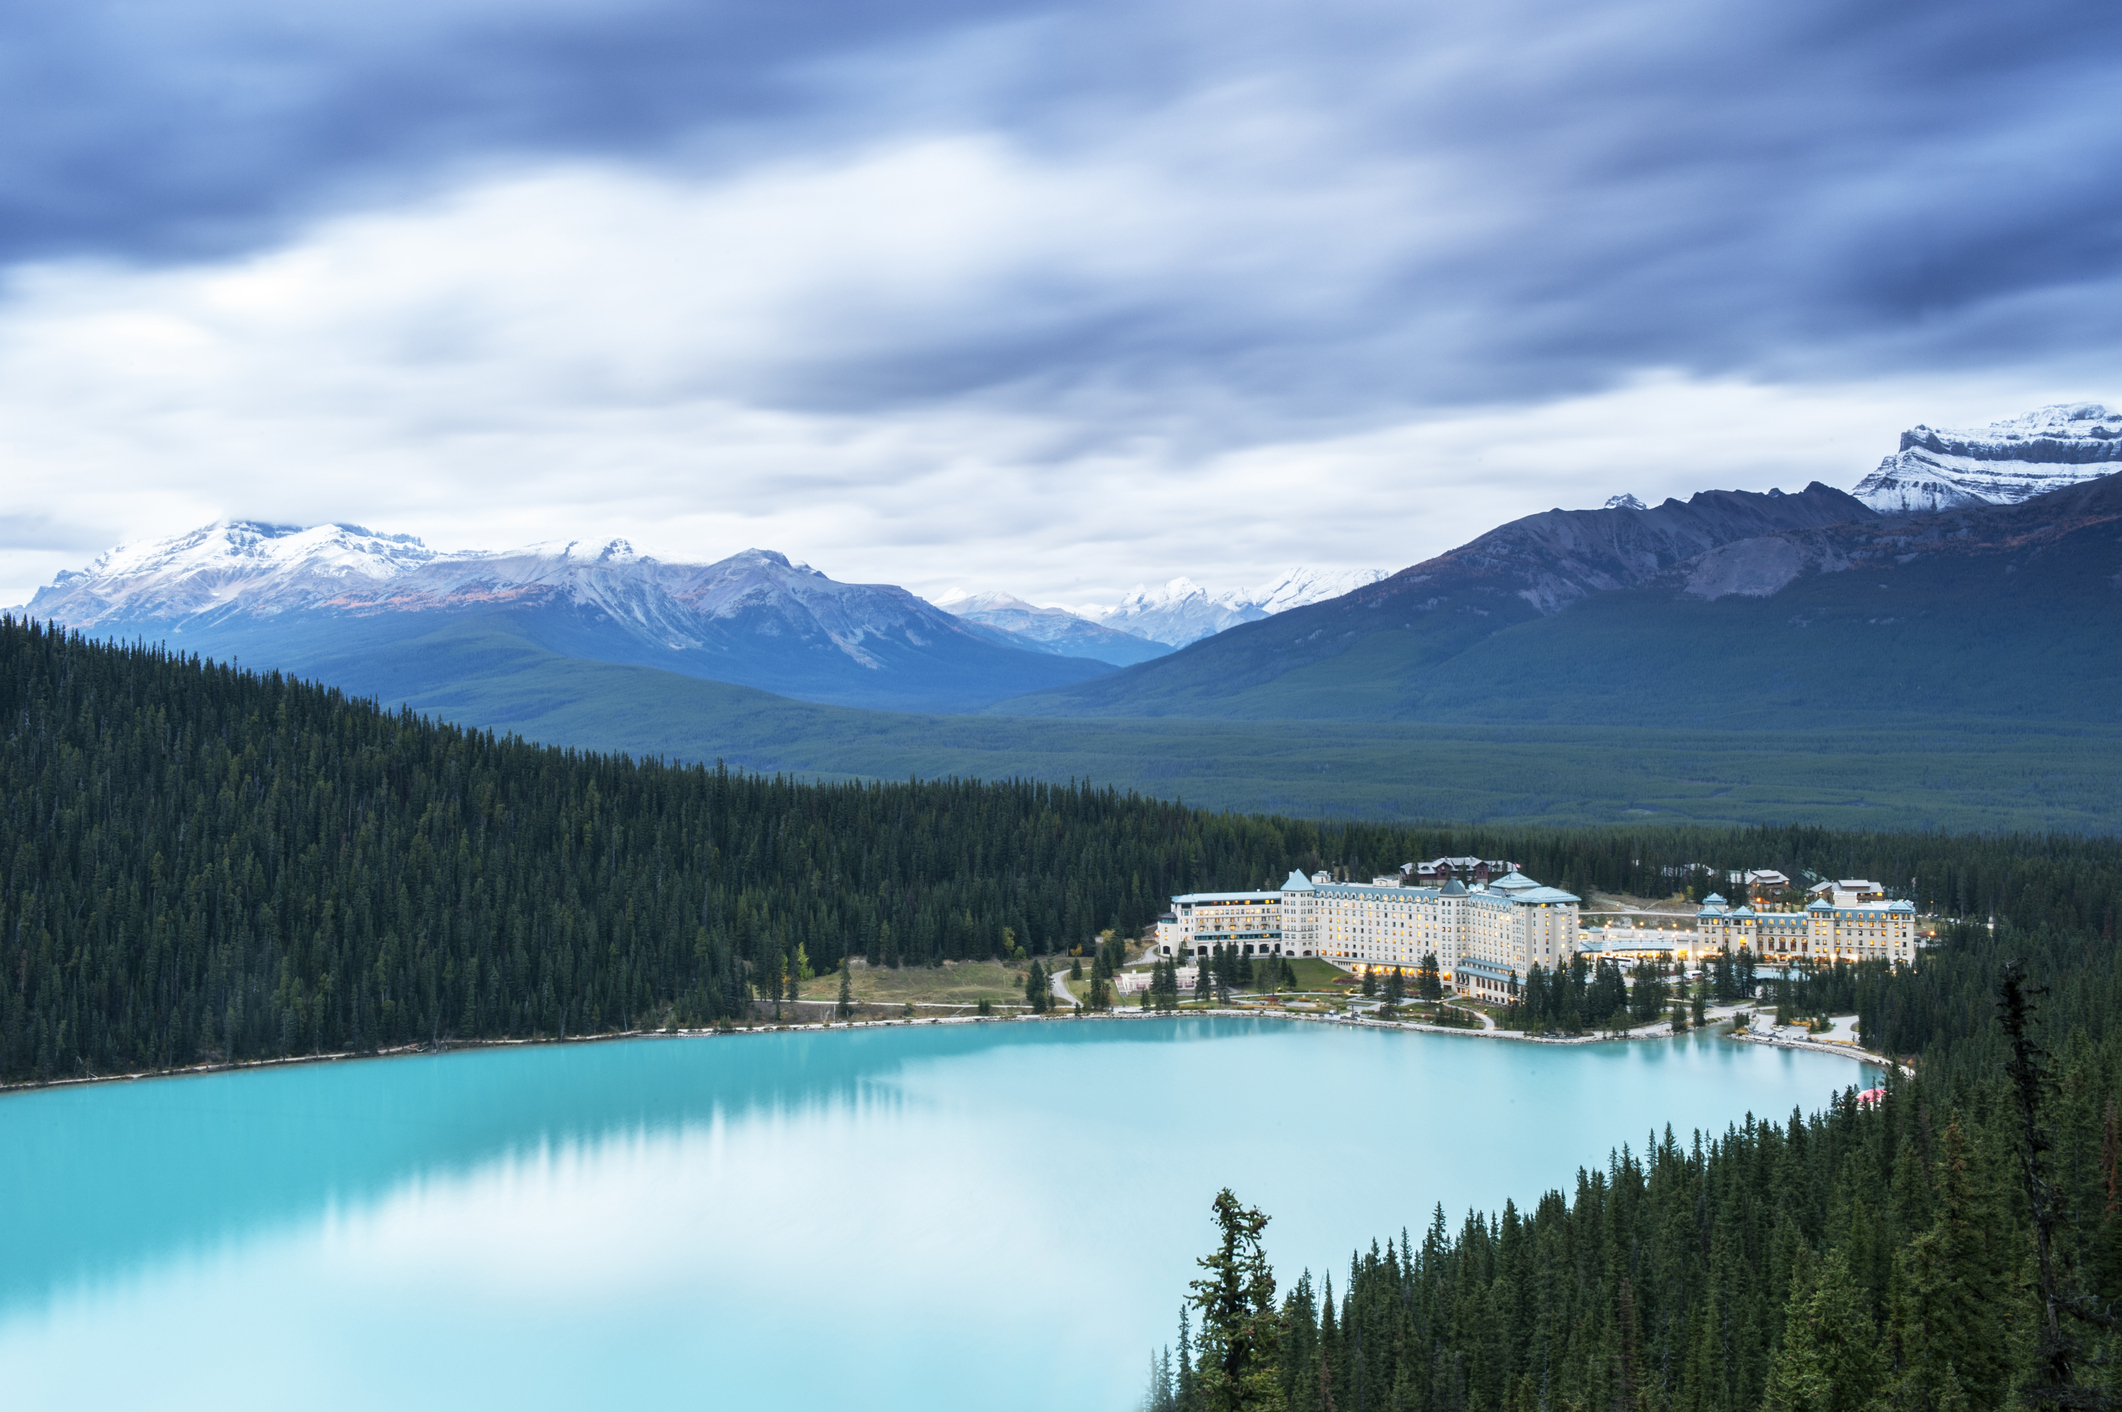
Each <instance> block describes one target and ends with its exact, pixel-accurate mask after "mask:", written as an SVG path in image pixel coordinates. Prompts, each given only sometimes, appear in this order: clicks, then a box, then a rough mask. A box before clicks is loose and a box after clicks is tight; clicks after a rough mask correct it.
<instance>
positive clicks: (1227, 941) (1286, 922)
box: [1157, 870, 1578, 1000]
mask: <svg viewBox="0 0 2122 1412" xmlns="http://www.w3.org/2000/svg"><path fill="white" fill-rule="evenodd" d="M1577 910H1578V899H1577V898H1576V897H1575V896H1574V895H1573V894H1571V893H1567V892H1564V891H1562V890H1561V889H1559V888H1553V887H1542V886H1541V885H1540V884H1539V883H1536V882H1534V881H1533V880H1532V879H1531V878H1529V877H1526V876H1525V875H1524V874H1523V873H1520V872H1517V871H1516V870H1512V871H1510V872H1509V873H1507V874H1506V875H1504V876H1502V877H1498V878H1495V879H1493V880H1492V881H1489V882H1487V883H1476V884H1475V885H1474V886H1473V887H1468V886H1466V884H1464V883H1462V882H1458V881H1456V880H1454V881H1450V882H1446V883H1444V884H1443V885H1442V886H1439V887H1408V886H1405V885H1404V884H1403V883H1402V882H1401V880H1400V879H1399V878H1398V877H1384V878H1378V879H1376V880H1375V881H1372V882H1368V883H1339V882H1335V881H1333V879H1332V877H1331V876H1330V875H1329V874H1326V873H1314V874H1312V875H1311V876H1310V877H1308V878H1307V877H1305V876H1304V874H1302V873H1294V872H1293V873H1291V874H1290V875H1289V880H1288V881H1287V882H1285V883H1283V884H1282V886H1281V887H1280V888H1275V889H1270V888H1263V889H1261V890H1259V891H1257V892H1191V893H1187V894H1186V895H1184V896H1182V897H1174V898H1173V899H1172V910H1171V911H1170V913H1168V914H1167V915H1166V916H1165V917H1164V918H1163V919H1162V920H1160V921H1159V922H1158V923H1157V951H1158V954H1159V955H1161V956H1168V957H1172V958H1174V959H1177V958H1180V957H1199V956H1206V955H1208V954H1209V952H1210V950H1211V949H1213V948H1215V947H1218V946H1233V947H1236V948H1237V949H1238V954H1239V955H1241V956H1319V957H1324V958H1325V959H1327V960H1329V961H1334V962H1336V963H1338V964H1340V965H1343V966H1346V967H1348V968H1349V969H1351V970H1354V971H1359V972H1360V971H1365V970H1371V969H1378V970H1393V969H1398V970H1404V971H1407V972H1409V973H1412V972H1413V971H1414V970H1415V969H1416V968H1417V967H1419V966H1420V965H1421V964H1422V958H1423V957H1424V956H1427V955H1430V954H1432V953H1434V954H1435V955H1436V958H1437V969H1438V971H1439V972H1440V973H1441V975H1442V977H1443V980H1444V983H1445V984H1446V985H1447V986H1449V987H1451V988H1452V989H1453V990H1455V991H1457V992H1458V993H1460V994H1462V995H1472V996H1479V997H1482V998H1487V999H1498V1000H1500V999H1503V998H1505V997H1507V996H1509V995H1510V994H1512V993H1513V991H1514V989H1515V988H1516V986H1518V985H1519V984H1520V983H1522V982H1523V981H1524V979H1525V976H1526V973H1527V972H1528V971H1530V970H1531V969H1532V968H1533V966H1534V965H1535V964H1538V965H1541V966H1544V967H1546V968H1547V969H1549V970H1553V969H1555V968H1556V967H1558V966H1567V965H1568V964H1569V960H1570V958H1571V957H1572V956H1574V955H1575V954H1576V952H1577Z"/></svg>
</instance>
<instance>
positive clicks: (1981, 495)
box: [1855, 402, 2122, 515]
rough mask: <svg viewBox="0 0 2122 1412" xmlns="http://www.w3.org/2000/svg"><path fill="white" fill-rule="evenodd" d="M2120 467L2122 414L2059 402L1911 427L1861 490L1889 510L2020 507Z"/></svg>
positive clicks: (1874, 504) (1870, 502)
mask: <svg viewBox="0 0 2122 1412" xmlns="http://www.w3.org/2000/svg"><path fill="white" fill-rule="evenodd" d="M2118 470H2122V412H2116V411H2114V410H2112V409H2110V408H2108V407H2106V406H2103V405H2102V404H2100V403H2098V402H2072V403H2059V404H2057V405H2055V406H2052V407H2043V408H2041V409H2040V410H2038V411H2034V412H2028V413H2027V414H2026V415H2024V416H2021V417H2012V418H2010V419H2008V420H2006V421H2001V422H1993V423H1991V424H1990V425H1989V426H1986V427H1982V428H1979V429H1976V430H1972V431H1949V430H1943V429H1940V428H1937V427H1925V426H1919V427H1911V428H1910V429H1909V430H1907V431H1905V432H1902V433H1901V447H1900V449H1899V450H1898V451H1896V452H1895V453H1894V454H1893V455H1891V456H1888V457H1887V458H1886V459H1885V460H1883V461H1881V462H1880V463H1879V468H1878V469H1877V470H1875V471H1873V472H1872V473H1871V474H1870V475H1868V476H1866V477H1865V478H1864V479H1863V480H1862V481H1860V482H1858V484H1857V488H1856V492H1855V494H1856V496H1857V498H1858V499H1859V500H1862V501H1863V502H1864V503H1865V504H1867V505H1869V506H1871V507H1872V508H1873V509H1874V510H1878V511H1880V512H1882V513H1884V514H1890V515H1908V514H1928V513H1931V512H1933V511H1937V510H1949V509H1952V508H1954V507H1956V506H1963V505H2016V504H2018V503H2019V502H2020V501H2022V500H2027V499H2031V498H2032V497H2034V496H2036V495H2046V494H2047V493H2048V492H2050V491H2052V490H2060V489H2062V488H2063V487H2065V486H2070V485H2076V484H2078V483H2080V482H2082V481H2085V480H2089V479H2092V478H2093V477H2096V476H2103V475H2110V474H2112V473H2114V472H2115V471H2118Z"/></svg>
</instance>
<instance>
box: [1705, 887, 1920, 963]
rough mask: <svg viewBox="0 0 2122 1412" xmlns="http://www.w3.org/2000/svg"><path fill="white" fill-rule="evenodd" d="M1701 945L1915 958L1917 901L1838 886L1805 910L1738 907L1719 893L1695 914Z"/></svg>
mask: <svg viewBox="0 0 2122 1412" xmlns="http://www.w3.org/2000/svg"><path fill="white" fill-rule="evenodd" d="M1695 928H1696V930H1697V932H1698V933H1699V934H1700V936H1701V944H1702V949H1703V950H1704V951H1705V952H1710V951H1751V952H1753V953H1754V955H1756V956H1759V957H1763V958H1764V959H1769V960H1775V961H1818V962H1822V963H1829V962H1834V961H1892V962H1896V963H1898V964H1900V965H1904V966H1913V965H1914V964H1915V963H1916V906H1915V904H1914V903H1913V902H1888V901H1886V900H1885V899H1884V897H1882V896H1881V895H1880V894H1879V892H1878V891H1876V890H1872V886H1871V885H1870V884H1866V887H1865V889H1864V890H1857V889H1848V890H1844V889H1840V888H1838V889H1836V890H1834V891H1833V892H1832V893H1830V895H1828V896H1826V897H1822V898H1821V899H1819V900H1818V901H1816V902H1813V903H1810V904H1808V905H1807V906H1806V908H1805V910H1804V911H1802V912H1770V911H1761V912H1756V911H1755V910H1754V909H1753V908H1751V907H1746V906H1739V907H1733V906H1731V905H1730V904H1729V903H1727V902H1726V901H1725V900H1724V899H1723V898H1722V897H1720V896H1718V895H1717V894H1716V893H1714V892H1713V893H1711V894H1710V895H1709V896H1708V897H1707V898H1705V899H1704V900H1703V903H1702V908H1701V910H1700V911H1699V912H1697V913H1696V914H1695Z"/></svg>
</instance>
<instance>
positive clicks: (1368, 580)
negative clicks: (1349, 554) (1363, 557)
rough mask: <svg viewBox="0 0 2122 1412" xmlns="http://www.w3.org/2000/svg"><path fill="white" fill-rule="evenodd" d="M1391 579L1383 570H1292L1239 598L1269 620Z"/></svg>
mask: <svg viewBox="0 0 2122 1412" xmlns="http://www.w3.org/2000/svg"><path fill="white" fill-rule="evenodd" d="M1390 576H1391V575H1390V571H1388V570H1385V569H1339V570H1334V571H1331V572H1322V571H1320V570H1317V569H1306V568H1295V569H1291V570H1290V571H1289V572H1288V573H1286V574H1284V575H1282V577H1280V578H1278V579H1275V580H1273V581H1272V582H1270V583H1266V584H1263V585H1261V586H1260V587H1259V588H1254V589H1247V590H1244V591H1243V592H1242V594H1241V597H1243V598H1244V600H1245V601H1247V602H1249V603H1251V604H1253V605H1254V606H1255V607H1257V608H1260V609H1262V610H1264V611H1265V612H1267V613H1268V614H1269V615H1270V616H1272V615H1274V614H1276V613H1286V612H1288V611H1289V610H1290V609H1292V608H1302V607H1303V606H1304V605H1305V604H1307V603H1319V602H1323V601H1325V600H1326V599H1329V598H1339V597H1340V596H1341V595H1342V594H1344V593H1354V592H1355V591H1356V590H1357V589H1359V588H1362V587H1364V586H1365V585H1367V584H1373V583H1376V582H1378V580H1380V579H1383V578H1388V577H1390Z"/></svg>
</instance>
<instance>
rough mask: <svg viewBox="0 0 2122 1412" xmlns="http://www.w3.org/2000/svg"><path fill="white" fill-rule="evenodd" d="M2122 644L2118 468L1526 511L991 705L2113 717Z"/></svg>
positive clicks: (1679, 715) (1291, 714)
mask: <svg viewBox="0 0 2122 1412" xmlns="http://www.w3.org/2000/svg"><path fill="white" fill-rule="evenodd" d="M1762 502H1768V503H1767V504H1763V503H1762ZM1778 519H1780V520H1781V521H1783V523H1780V524H1777V523H1774V521H1775V520H1778ZM1749 521H1751V523H1749ZM1749 529H1753V532H1752V533H1748V532H1746V531H1747V530H1749ZM2116 642H2122V477H2117V476H2109V477H2105V478H2102V479H2100V480H2094V481H2087V482H2085V483H2083V484H2080V485H2077V486H2073V487H2069V488H2067V489H2063V490H2058V491H2054V492H2051V493H2049V494H2047V495H2043V496H2038V497H2035V498H2033V499H2030V500H2027V501H2024V502H2022V503H2020V504H2017V505H2005V506H1992V505H1987V504H1975V505H1967V506H1963V507H1960V508H1958V509H1954V510H1949V511H1945V512H1942V513H1938V514H1933V515H1927V516H1895V517H1882V516H1879V515H1876V514H1874V513H1873V512H1872V511H1871V510H1869V509H1868V508H1867V507H1864V506H1861V505H1857V504H1856V503H1855V502H1854V501H1853V500H1851V498H1850V497H1848V496H1846V495H1843V494H1842V493H1841V492H1839V491H1830V490H1828V489H1827V488H1826V487H1823V486H1813V487H1810V488H1809V489H1808V490H1807V491H1806V492H1805V494H1804V495H1803V496H1785V497H1780V498H1772V497H1758V496H1736V495H1725V496H1716V497H1712V496H1700V495H1698V496H1696V497H1694V499H1693V500H1692V501H1690V502H1688V504H1687V505H1684V506H1682V505H1680V504H1679V503H1678V502H1674V501H1668V502H1666V504H1665V505H1663V506H1659V507H1657V508H1656V509H1653V510H1645V511H1637V510H1632V509H1627V508H1622V509H1610V510H1600V511H1580V512H1569V513H1565V512H1554V513H1550V514H1548V515H1536V516H1531V517H1529V518H1528V519H1526V520H1521V521H1518V522H1516V523H1514V524H1511V525H1506V526H1504V527H1503V528H1502V529H1501V530H1498V531H1495V532H1494V533H1492V534H1489V535H1484V536H1482V537H1481V538H1480V539H1478V540H1475V541H1474V542H1473V543H1471V544H1469V545H1466V546H1465V547H1463V548H1461V549H1458V550H1454V551H1452V552H1451V553H1450V554H1446V555H1442V556H1440V557H1439V558H1437V559H1434V560H1431V561H1429V562H1427V563H1425V564H1420V565H1417V566H1416V567H1414V568H1412V569H1409V570H1406V571H1405V572H1403V573H1401V574H1397V575H1395V576H1394V577H1393V578H1392V579H1389V580H1387V581H1386V582H1385V583H1382V584H1378V585H1375V586H1373V587H1371V588H1369V589H1365V590H1361V591H1359V592H1357V593H1354V594H1350V595H1348V596H1347V597H1346V598H1343V599H1337V600H1334V601H1333V602H1330V603H1324V604H1320V605H1317V606H1315V607H1312V608H1307V609H1301V610H1298V611H1296V612H1293V613H1290V614H1287V615H1285V616H1284V617H1283V618H1280V619H1277V620H1274V621H1272V622H1269V623H1261V624H1254V625H1249V626H1247V627H1244V628H1239V629H1234V630H1232V631H1231V632H1228V633H1225V634H1223V635H1222V636H1220V637H1218V638H1213V639H1210V640H1209V641H1207V642H1204V643H1200V644H1197V645H1195V646H1194V647H1191V648H1188V649H1187V650H1185V651H1183V652H1180V653H1176V654H1174V655H1173V656H1172V657H1170V658H1166V659H1163V660H1161V661H1158V662H1153V663H1148V664H1145V665H1144V666H1140V667H1136V668H1132V669H1130V670H1128V671H1126V672H1121V673H1116V674H1114V675H1113V676H1111V677H1108V678H1104V679H1101V680H1098V681H1093V682H1088V683H1083V684H1080V685H1078V686H1074V687H1069V688H1064V689H1061V690H1058V691H1052V692H1047V693H1043V694H1041V695H1037V696H1032V697H1027V698H1023V699H1020V700H1015V701H1009V702H1005V703H1002V704H1001V705H999V706H998V707H996V708H994V709H995V710H996V711H997V712H998V713H1007V714H1011V715H1028V714H1038V715H1081V716H1141V717H1161V716H1190V717H1199V718H1207V719H1252V720H1348V721H1365V720H1368V721H1386V720H1406V721H1439V722H1445V721H1453V722H1484V721H1521V722H1531V721H1546V722H1566V723H1572V724H1587V725H1649V724H1655V723H1671V724H1686V725H1705V726H1718V727H1729V726H1741V725H1743V726H1746V727H1748V728H1758V727H1761V726H1768V725H1774V726H1779V727H1782V728H1790V729H1804V728H1810V727H1835V728H1843V727H1851V726H1862V725H1866V724H1873V723H1878V724H1885V723H1890V722H1892V721H1894V720H1897V719H1907V718H1913V717H1918V716H1920V717H1927V718H1929V719H1933V720H1939V719H1947V720H1949V719H1953V718H1957V717H1967V718H1971V719H1985V720H1992V721H1994V720H2015V719H2016V720H2041V721H2048V722H2060V721H2083V722H2112V721H2115V720H2117V719H2122V653H2117V652H2115V651H2114V644H2115V643H2116Z"/></svg>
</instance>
